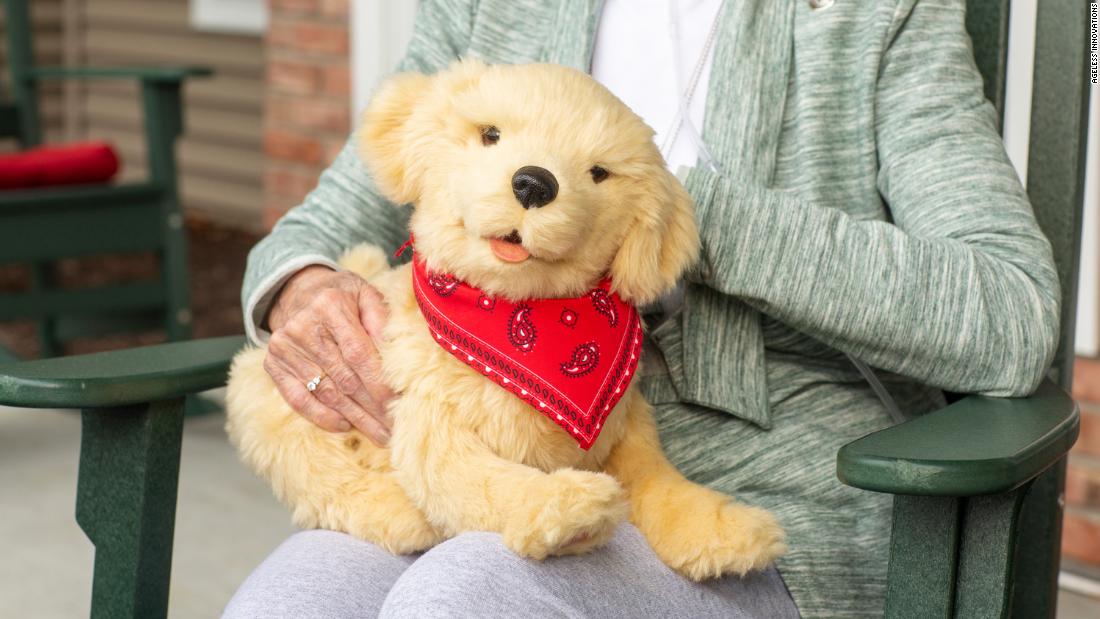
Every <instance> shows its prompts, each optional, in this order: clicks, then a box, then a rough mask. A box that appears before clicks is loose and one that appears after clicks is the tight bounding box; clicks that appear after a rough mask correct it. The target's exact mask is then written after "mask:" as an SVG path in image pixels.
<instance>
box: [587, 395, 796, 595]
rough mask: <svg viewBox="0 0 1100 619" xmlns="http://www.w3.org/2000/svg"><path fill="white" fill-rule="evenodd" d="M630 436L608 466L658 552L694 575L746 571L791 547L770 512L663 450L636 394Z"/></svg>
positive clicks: (636, 522) (630, 412)
mask: <svg viewBox="0 0 1100 619" xmlns="http://www.w3.org/2000/svg"><path fill="white" fill-rule="evenodd" d="M625 408H626V410H625V411H623V412H624V413H626V414H627V415H628V418H627V422H626V430H625V432H624V434H623V438H622V440H621V441H620V442H619V443H618V444H617V445H616V446H615V448H614V449H612V451H611V454H610V456H609V458H608V461H607V464H606V471H607V472H608V473H610V474H611V475H613V476H614V477H615V478H616V479H618V480H619V481H620V482H622V484H623V485H624V486H625V487H626V490H627V492H628V493H629V496H630V505H631V521H632V522H633V523H634V525H635V526H637V527H638V529H639V530H641V532H642V534H643V535H645V537H646V539H647V540H648V541H649V544H650V545H651V546H653V550H654V551H655V552H656V553H657V556H659V557H660V558H661V560H662V561H664V562H665V564H667V565H668V566H669V567H671V568H673V569H675V570H676V571H678V572H680V573H681V574H683V575H685V576H687V577H688V578H691V579H692V580H703V579H705V578H717V577H719V576H722V575H724V574H738V575H743V574H745V573H746V572H749V571H752V570H757V569H761V568H764V567H766V566H768V565H769V564H771V563H772V562H774V561H775V559H777V558H778V557H779V556H780V555H782V554H783V552H784V551H785V550H786V547H785V546H784V543H783V539H784V534H783V530H782V529H781V528H780V526H779V524H778V522H777V521H776V519H775V516H773V515H772V514H771V513H770V512H768V511H765V510H763V509H759V508H756V507H749V506H747V505H743V504H741V503H738V502H736V501H734V500H733V499H731V498H730V497H728V496H726V495H724V494H721V493H719V492H715V491H714V490H711V489H709V488H706V487H703V486H700V485H699V484H696V483H693V482H691V481H688V480H687V479H686V478H684V476H683V475H682V474H681V473H680V472H679V471H678V470H676V468H675V467H674V466H672V464H671V463H669V461H668V459H667V458H666V457H665V454H664V452H663V451H662V450H661V443H660V439H659V438H658V437H657V427H656V424H655V422H654V420H653V411H652V409H651V408H650V405H649V403H648V402H646V401H645V400H644V399H642V397H641V396H640V395H637V394H634V398H633V400H632V401H631V402H630V404H629V405H628V406H626V407H625Z"/></svg>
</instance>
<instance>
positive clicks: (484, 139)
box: [481, 125, 500, 146]
mask: <svg viewBox="0 0 1100 619" xmlns="http://www.w3.org/2000/svg"><path fill="white" fill-rule="evenodd" d="M499 141H500V129H497V128H496V127H494V126H492V125H489V126H488V127H482V128H481V143H482V144H484V145H486V146H492V145H493V144H496V143H497V142H499Z"/></svg>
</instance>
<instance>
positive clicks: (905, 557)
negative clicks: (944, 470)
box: [886, 495, 962, 619]
mask: <svg viewBox="0 0 1100 619" xmlns="http://www.w3.org/2000/svg"><path fill="white" fill-rule="evenodd" d="M961 507H962V500H961V499H957V498H952V497H923V496H904V495H898V496H895V497H894V526H893V532H892V533H891V535H890V570H889V574H888V576H887V589H886V617H888V618H890V619H910V618H911V619H935V618H940V617H942V618H948V617H951V616H952V612H953V608H954V603H955V568H956V563H957V560H958V549H959V519H960V510H961Z"/></svg>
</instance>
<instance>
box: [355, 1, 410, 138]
mask: <svg viewBox="0 0 1100 619" xmlns="http://www.w3.org/2000/svg"><path fill="white" fill-rule="evenodd" d="M416 6H417V2H416V0H396V1H395V0H352V2H351V84H352V88H351V113H352V126H353V127H354V126H356V125H358V123H359V114H360V113H361V112H362V111H363V108H365V107H366V105H367V102H368V101H369V100H370V95H371V93H372V92H373V91H374V88H375V86H377V85H378V82H379V81H380V80H381V79H382V78H383V77H385V76H386V75H388V74H389V73H390V72H391V71H393V69H394V67H396V66H397V63H398V62H399V61H400V60H401V57H402V56H403V55H404V53H405V47H406V46H407V45H408V43H409V38H410V37H411V36H412V25H413V18H414V17H416Z"/></svg>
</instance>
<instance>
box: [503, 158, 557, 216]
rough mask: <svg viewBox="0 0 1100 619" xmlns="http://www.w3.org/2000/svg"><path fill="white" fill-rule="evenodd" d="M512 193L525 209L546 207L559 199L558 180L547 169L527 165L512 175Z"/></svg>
mask: <svg viewBox="0 0 1100 619" xmlns="http://www.w3.org/2000/svg"><path fill="white" fill-rule="evenodd" d="M512 193H514V194H516V199H517V200H519V203H520V204H522V205H523V208H539V207H540V206H546V205H547V204H550V203H551V202H553V201H554V198H556V197H558V179H556V178H554V175H553V174H551V173H550V170H547V169H546V168H540V167H538V166H533V165H525V166H523V167H522V168H520V169H518V170H516V173H515V174H513V175H512Z"/></svg>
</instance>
